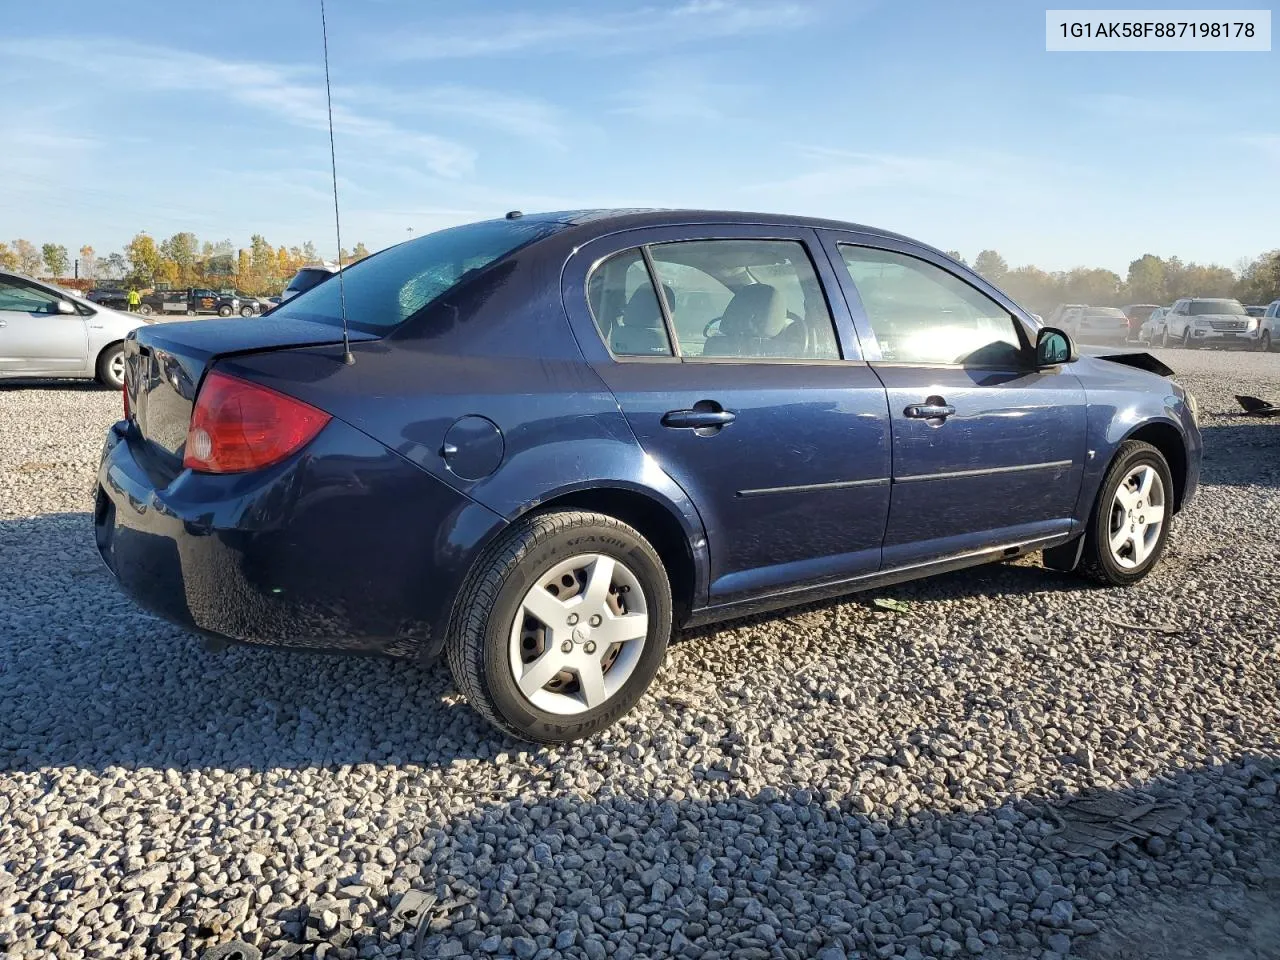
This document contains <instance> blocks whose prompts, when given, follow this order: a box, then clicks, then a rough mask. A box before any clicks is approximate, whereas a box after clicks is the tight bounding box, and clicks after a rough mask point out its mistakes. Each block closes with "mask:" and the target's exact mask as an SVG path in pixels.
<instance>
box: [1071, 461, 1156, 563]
mask: <svg viewBox="0 0 1280 960" xmlns="http://www.w3.org/2000/svg"><path fill="white" fill-rule="evenodd" d="M1172 518H1173V475H1172V474H1171V473H1170V471H1169V464H1168V462H1167V461H1166V460H1165V458H1164V455H1163V454H1162V453H1161V452H1160V451H1159V450H1157V449H1156V448H1155V447H1153V446H1152V445H1151V444H1149V443H1143V442H1142V441H1140V440H1126V441H1125V442H1124V443H1122V444H1121V445H1120V449H1119V450H1118V451H1117V452H1116V456H1115V459H1114V460H1112V461H1111V466H1110V468H1109V469H1108V470H1107V475H1106V477H1105V478H1104V479H1103V481H1102V486H1101V487H1100V488H1099V490H1098V497H1097V499H1096V500H1095V501H1094V504H1093V512H1092V513H1091V514H1090V517H1089V527H1088V529H1087V530H1086V531H1085V541H1084V550H1083V552H1082V553H1081V557H1080V566H1079V570H1080V572H1081V573H1083V574H1084V575H1085V576H1087V577H1090V578H1092V579H1094V580H1097V581H1098V582H1099V583H1103V584H1106V585H1108V586H1113V587H1125V586H1128V585H1130V584H1133V583H1137V582H1138V581H1139V580H1141V579H1142V578H1143V577H1145V576H1146V575H1147V574H1148V573H1150V572H1151V568H1152V567H1154V566H1155V565H1156V563H1157V562H1159V560H1160V557H1161V556H1162V555H1163V554H1164V549H1165V545H1166V544H1167V543H1168V541H1169V524H1170V521H1171V520H1172Z"/></svg>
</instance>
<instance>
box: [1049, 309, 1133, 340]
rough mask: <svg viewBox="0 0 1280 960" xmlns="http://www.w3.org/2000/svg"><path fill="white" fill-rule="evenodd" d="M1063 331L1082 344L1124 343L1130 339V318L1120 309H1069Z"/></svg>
mask: <svg viewBox="0 0 1280 960" xmlns="http://www.w3.org/2000/svg"><path fill="white" fill-rule="evenodd" d="M1061 329H1063V330H1065V331H1066V332H1067V333H1069V334H1071V336H1072V337H1073V338H1074V339H1076V340H1079V341H1080V342H1081V343H1124V342H1125V341H1127V340H1128V339H1129V318H1128V317H1126V316H1125V315H1124V311H1123V310H1121V309H1120V308H1119V307H1068V308H1067V310H1066V311H1065V312H1064V313H1063V315H1062V320H1061Z"/></svg>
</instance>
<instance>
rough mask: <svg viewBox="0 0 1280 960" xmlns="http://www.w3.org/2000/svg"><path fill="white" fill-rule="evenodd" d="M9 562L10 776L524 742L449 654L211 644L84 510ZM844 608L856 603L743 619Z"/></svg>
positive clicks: (455, 753)
mask: <svg viewBox="0 0 1280 960" xmlns="http://www.w3.org/2000/svg"><path fill="white" fill-rule="evenodd" d="M0 570H4V571H5V576H4V577H2V578H0V770H15V769H16V770H36V769H39V768H41V767H45V766H78V767H89V768H93V769H103V768H105V767H109V766H114V765H124V766H148V767H159V768H172V769H190V768H195V767H208V766H218V767H224V768H243V767H248V768H251V769H256V770H268V769H276V768H281V767H284V768H298V767H307V766H315V765H320V766H330V767H332V766H339V765H343V764H356V763H379V762H403V763H413V764H418V765H422V766H427V767H436V766H447V765H449V764H451V763H453V762H455V761H457V760H460V759H483V758H491V757H494V756H496V755H497V754H499V753H502V752H504V751H508V750H512V749H520V748H521V747H520V744H519V742H518V741H516V740H513V739H511V738H509V737H507V736H505V735H502V734H500V733H497V732H496V731H495V730H493V728H491V727H489V726H488V725H487V724H485V723H484V722H483V721H482V720H480V718H479V717H478V715H476V714H475V712H474V711H472V710H471V709H470V708H469V707H468V706H467V705H466V703H465V701H464V700H463V699H462V697H461V695H460V694H458V693H457V692H456V691H455V690H454V687H453V684H452V680H451V678H450V676H449V673H448V670H447V668H446V667H445V666H444V665H443V664H442V663H435V664H419V663H416V662H414V661H411V660H395V659H390V658H378V657H356V656H340V655H333V654H326V653H312V652H307V651H288V652H286V651H280V650H275V649H270V648H263V649H258V648H254V647H251V646H245V645H238V644H237V645H233V646H230V647H228V648H227V649H225V650H222V651H218V652H215V651H211V650H209V649H206V646H205V644H204V641H202V640H201V639H200V638H199V637H197V636H195V635H193V634H191V633H189V632H187V631H185V630H183V629H181V628H180V627H177V626H174V625H172V624H170V623H169V622H167V621H165V620H163V619H161V618H159V617H156V616H153V615H151V614H150V613H147V612H145V611H143V610H141V609H140V608H139V607H137V606H136V605H135V604H134V603H133V602H132V601H131V600H129V599H128V598H127V597H126V596H125V595H124V594H123V593H122V592H121V591H120V590H119V588H118V586H117V584H116V582H115V580H114V578H113V577H112V576H111V574H110V572H109V571H108V570H107V569H106V567H105V566H104V565H103V564H102V561H101V559H100V558H99V556H98V554H97V550H96V547H95V545H94V538H93V528H92V522H91V517H90V515H89V514H87V513H60V514H44V515H41V516H37V517H31V518H20V519H9V520H0ZM1064 588H1065V589H1079V590H1085V589H1089V587H1088V585H1087V584H1086V583H1085V582H1084V581H1081V580H1079V579H1077V578H1075V577H1068V576H1064V575H1062V574H1058V573H1055V572H1053V571H1049V570H1045V569H1043V568H1040V567H1038V566H1021V565H1006V564H1000V565H995V566H986V567H978V568H974V569H972V570H968V571H960V572H957V573H951V574H947V575H944V576H939V577H936V578H932V579H930V580H925V581H917V582H914V583H909V584H900V585H898V586H896V587H893V588H892V590H891V591H888V590H885V591H877V592H874V593H870V594H867V595H866V596H867V597H868V598H869V599H873V598H875V597H877V596H885V595H888V593H890V592H891V593H892V596H893V597H894V598H896V599H899V600H907V601H908V602H910V601H915V600H920V601H926V600H935V599H956V598H961V597H972V596H979V595H1011V594H1026V593H1033V592H1036V591H1043V590H1050V589H1052V590H1061V589H1064ZM842 602H844V603H847V602H849V598H844V599H843V600H840V599H837V600H833V601H829V602H826V603H823V604H816V605H810V606H809V607H799V608H791V609H788V610H784V611H781V612H779V613H777V614H774V615H761V616H758V617H754V618H750V619H749V620H747V621H738V622H737V625H741V623H742V622H751V621H757V622H765V621H769V620H773V619H778V618H785V617H794V616H803V615H804V612H805V611H806V610H813V609H823V608H828V607H835V606H837V605H839V604H840V603H842ZM734 625H735V623H729V624H722V625H720V626H719V627H708V628H702V629H699V630H696V631H690V632H689V633H688V634H687V635H686V636H687V637H690V638H692V637H700V636H702V637H705V636H709V635H713V634H714V633H715V632H716V631H717V630H723V629H728V628H732V627H733V626H734Z"/></svg>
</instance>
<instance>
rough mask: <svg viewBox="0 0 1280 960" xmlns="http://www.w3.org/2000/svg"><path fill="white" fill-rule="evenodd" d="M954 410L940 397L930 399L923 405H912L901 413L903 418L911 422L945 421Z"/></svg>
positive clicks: (952, 414)
mask: <svg viewBox="0 0 1280 960" xmlns="http://www.w3.org/2000/svg"><path fill="white" fill-rule="evenodd" d="M955 412H956V408H955V407H953V406H952V405H951V404H949V403H947V401H946V400H944V399H942V397H930V398H929V399H928V400H926V401H925V402H924V403H913V404H911V406H909V407H907V409H905V410H903V411H902V414H903V416H906V417H910V418H911V419H912V420H945V419H947V417H950V416H954V415H955Z"/></svg>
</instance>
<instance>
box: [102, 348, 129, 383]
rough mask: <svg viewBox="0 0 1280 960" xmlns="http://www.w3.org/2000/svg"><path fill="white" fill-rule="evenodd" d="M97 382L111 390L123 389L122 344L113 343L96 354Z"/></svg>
mask: <svg viewBox="0 0 1280 960" xmlns="http://www.w3.org/2000/svg"><path fill="white" fill-rule="evenodd" d="M97 376H98V382H99V383H100V384H102V385H103V386H104V387H109V388H111V389H112V390H120V389H122V388H123V387H124V344H123V343H113V344H111V346H109V347H107V348H106V349H105V350H103V351H102V353H100V354H98V367H97Z"/></svg>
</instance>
